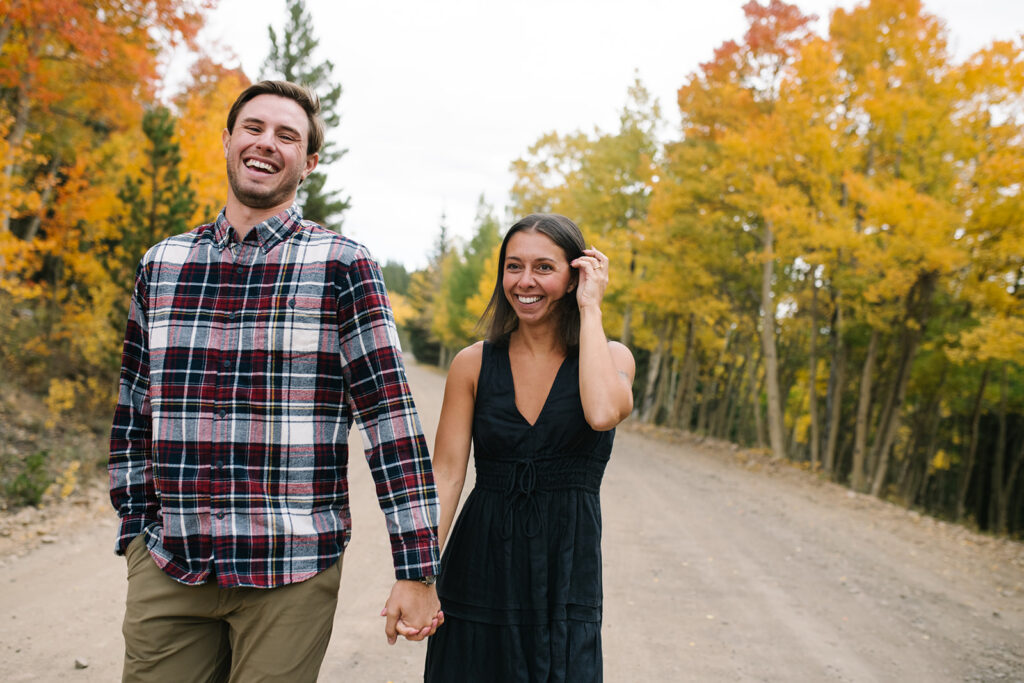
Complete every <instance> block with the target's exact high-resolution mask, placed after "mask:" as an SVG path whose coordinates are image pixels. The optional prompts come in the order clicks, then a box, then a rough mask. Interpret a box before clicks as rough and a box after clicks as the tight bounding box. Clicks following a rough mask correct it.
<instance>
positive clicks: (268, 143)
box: [256, 130, 277, 149]
mask: <svg viewBox="0 0 1024 683" xmlns="http://www.w3.org/2000/svg"><path fill="white" fill-rule="evenodd" d="M276 144H277V137H276V136H275V135H274V132H273V131H271V130H265V131H263V132H262V133H260V136H259V137H258V138H256V145H257V146H258V147H261V148H263V149H274V147H275V145H276Z"/></svg>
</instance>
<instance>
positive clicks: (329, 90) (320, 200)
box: [260, 0, 351, 232]
mask: <svg viewBox="0 0 1024 683" xmlns="http://www.w3.org/2000/svg"><path fill="white" fill-rule="evenodd" d="M287 8H288V23H287V24H285V27H284V31H283V33H282V34H281V36H280V38H279V37H278V35H277V32H276V31H275V30H274V27H273V26H267V31H268V33H269V34H270V54H269V55H268V56H267V59H266V61H265V62H263V68H262V70H261V71H260V78H261V79H267V78H279V79H283V80H286V81H291V82H293V83H300V84H303V85H307V86H309V87H310V88H312V89H313V90H315V91H316V93H317V94H318V95H319V96H320V107H321V115H322V116H323V119H324V124H325V125H326V127H327V138H326V139H325V140H324V144H323V148H321V150H320V163H319V166H318V167H317V168H318V169H319V168H325V167H326V166H328V165H330V164H332V163H333V162H335V161H338V160H339V159H341V157H342V156H344V155H345V152H347V151H348V150H346V149H340V148H338V147H337V145H335V144H334V143H333V142H332V141H331V140H330V133H331V131H333V130H334V129H335V128H336V127H337V126H338V123H339V122H340V120H341V116H340V114H339V113H338V101H339V100H340V99H341V85H340V84H338V83H334V82H332V80H331V77H332V72H333V71H334V64H333V63H332V62H331V61H330V60H324V61H322V62H314V61H313V53H314V52H315V51H316V48H317V47H318V46H319V45H320V39H319V38H317V37H316V36H315V35H314V32H313V18H312V16H311V15H310V14H309V12H308V11H307V10H306V3H305V2H304V0H288V4H287ZM326 183H327V175H326V173H324V172H322V171H320V170H317V171H314V172H313V173H311V174H310V175H309V176H308V177H307V178H306V180H305V181H304V182H303V183H302V185H300V186H299V191H298V196H297V201H298V202H299V205H300V206H301V207H302V216H303V218H306V219H307V220H311V221H315V222H317V223H319V224H320V225H323V226H325V227H329V228H332V229H334V230H337V231H338V232H341V226H342V223H343V222H344V216H343V214H344V212H345V211H346V210H347V209H348V208H349V206H350V205H351V202H350V201H349V198H348V197H342V196H341V191H340V190H327V189H325V185H326Z"/></svg>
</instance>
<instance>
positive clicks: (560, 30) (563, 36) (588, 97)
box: [174, 0, 1024, 269]
mask: <svg viewBox="0 0 1024 683" xmlns="http://www.w3.org/2000/svg"><path fill="white" fill-rule="evenodd" d="M744 2H745V0H516V1H514V2H512V1H509V0H476V1H471V0H430V1H429V2H423V0H377V1H374V0H361V1H352V0H306V7H307V9H308V10H309V12H310V13H311V14H312V16H313V19H314V21H315V24H316V35H317V37H318V38H319V39H320V50H321V52H320V54H319V55H318V61H319V60H322V59H330V60H331V61H332V62H334V66H335V70H334V80H335V81H336V82H340V83H341V84H342V87H343V89H344V90H343V93H342V97H341V103H340V108H341V116H342V120H341V125H340V126H339V127H338V128H337V129H336V130H334V131H330V132H329V133H328V134H329V136H330V137H331V139H333V140H335V141H336V142H337V143H338V144H339V145H341V146H342V147H346V148H348V150H349V152H348V154H347V155H346V156H345V157H343V158H342V159H341V161H339V162H337V163H336V164H334V165H332V166H330V167H322V170H326V171H327V173H328V176H329V181H328V183H329V186H333V187H340V188H342V189H343V190H344V192H345V193H347V194H349V195H350V196H351V198H352V208H351V209H350V210H349V211H348V212H347V214H346V217H345V224H344V228H343V229H344V232H345V234H346V235H348V236H350V237H353V238H354V239H357V240H359V241H360V242H363V243H364V244H366V245H367V246H368V247H369V248H370V250H371V251H372V252H373V253H374V255H375V256H376V257H377V258H378V259H379V260H380V261H381V262H382V263H383V262H384V261H387V260H397V261H401V262H403V263H404V264H405V265H406V267H408V268H410V269H415V268H420V267H422V266H423V265H424V264H425V263H426V254H427V253H428V251H429V250H430V248H431V245H432V243H433V242H434V240H435V239H436V237H437V234H438V226H439V225H440V221H441V216H442V214H445V215H446V223H447V225H448V228H449V233H450V234H452V235H454V236H460V237H468V236H469V235H470V234H471V233H472V229H473V226H474V217H475V213H476V206H477V200H478V198H479V197H480V195H481V194H483V195H484V197H485V198H486V200H487V201H488V202H489V203H490V204H492V205H493V206H494V207H495V209H496V210H497V215H498V217H499V219H501V220H502V224H503V225H504V226H505V227H507V226H508V225H510V222H509V220H508V217H507V216H506V211H505V205H506V203H507V200H508V191H509V189H510V188H511V185H512V175H511V173H510V172H509V170H508V169H509V165H510V163H511V162H512V161H513V160H514V159H516V158H518V157H519V156H521V155H522V154H524V153H525V151H526V149H527V147H529V146H530V145H531V144H532V143H533V142H535V141H536V140H537V138H539V137H540V136H541V135H542V134H544V133H546V132H550V131H558V132H559V133H569V132H572V131H576V130H582V131H585V132H592V131H593V130H594V128H595V127H598V128H600V129H601V130H604V131H609V132H611V131H614V130H616V128H617V125H618V113H619V111H620V110H621V109H622V107H623V105H624V104H625V102H626V90H627V88H628V87H629V85H630V84H631V83H632V82H633V78H634V73H637V74H638V75H639V76H640V79H641V80H642V81H643V82H644V84H645V85H646V86H647V88H648V89H649V90H650V91H651V92H652V94H653V95H654V96H655V97H657V98H658V100H659V101H660V103H661V106H662V111H663V113H664V114H665V116H666V118H667V119H668V120H669V121H670V122H676V121H678V113H677V107H676V104H675V102H676V91H677V90H678V88H679V87H680V85H682V83H683V80H684V79H685V78H686V76H687V75H689V74H691V73H692V72H693V71H694V70H695V69H696V68H697V65H698V64H699V63H700V62H703V61H707V60H709V59H710V58H711V56H712V52H713V50H714V48H715V47H717V46H718V45H720V44H721V43H722V42H724V41H726V40H729V39H739V38H741V37H742V35H743V32H744V31H745V28H746V24H745V22H744V19H743V12H742V9H741V7H742V5H743V4H744ZM796 4H797V5H798V6H799V7H800V8H801V9H802V10H803V11H804V12H805V13H814V14H817V15H818V16H819V17H820V18H821V19H820V21H819V27H820V30H821V31H822V32H824V31H825V29H826V26H827V19H828V14H829V11H830V9H831V8H833V7H837V6H842V7H851V6H853V5H855V4H859V3H855V2H851V1H849V0H798V1H797V3H796ZM925 8H926V10H927V11H929V12H931V13H933V14H937V15H939V16H940V17H942V18H943V19H945V20H946V22H947V26H948V27H949V29H950V42H951V45H952V47H953V49H954V52H955V54H956V55H957V57H958V58H963V57H966V56H967V55H968V54H970V53H971V52H973V51H974V50H976V49H978V48H979V47H982V46H983V45H985V44H988V43H989V42H990V41H991V40H993V39H995V38H1001V39H1007V38H1012V37H1014V36H1017V35H1020V34H1021V33H1024V0H926V1H925ZM286 18H287V17H286V14H285V2H284V0H220V3H219V6H218V8H217V9H216V10H215V11H214V12H213V13H212V14H211V16H210V19H209V21H208V26H207V29H206V30H205V31H204V33H203V34H202V36H201V40H202V42H203V44H206V45H212V44H213V43H214V42H216V43H218V44H219V45H221V46H222V48H226V49H228V50H230V51H231V53H233V54H234V55H237V58H235V59H231V58H225V57H224V55H225V52H224V51H223V50H222V51H221V52H220V53H219V54H220V55H221V57H222V60H223V61H225V62H226V63H228V64H229V65H239V64H240V65H241V66H242V68H243V69H244V71H245V72H246V74H247V75H248V76H249V77H250V78H251V79H253V80H256V78H257V77H258V76H259V69H260V66H261V65H262V63H263V60H264V58H265V56H266V54H267V52H268V50H269V42H270V41H269V38H268V36H267V26H268V25H271V24H272V25H273V26H274V27H275V30H277V31H278V33H279V34H280V32H281V31H282V30H283V27H284V24H285V21H286ZM178 68H183V67H175V68H174V70H177V69H178ZM225 114H226V112H225Z"/></svg>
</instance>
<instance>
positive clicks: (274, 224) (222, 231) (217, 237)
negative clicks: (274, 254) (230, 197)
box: [212, 204, 302, 252]
mask: <svg viewBox="0 0 1024 683" xmlns="http://www.w3.org/2000/svg"><path fill="white" fill-rule="evenodd" d="M226 210H227V207H225V208H224V209H221V211H220V213H219V214H217V220H216V221H214V222H213V226H212V227H213V243H214V245H216V247H217V249H219V250H223V249H224V247H227V246H230V245H231V244H232V242H241V241H242V240H244V239H245V238H246V236H247V235H240V234H239V233H238V230H236V229H235V226H233V225H231V223H229V222H228V219H227V215H226V214H225V211H226ZM301 224H302V212H301V211H300V210H299V206H298V204H292V205H291V206H289V207H288V208H287V209H285V210H284V211H282V212H281V213H279V214H277V215H276V216H271V217H270V218H268V219H267V220H265V221H263V222H262V223H257V224H256V225H255V226H253V228H252V229H253V230H255V231H256V241H257V242H258V243H259V245H260V247H261V248H262V249H263V251H264V252H269V251H270V250H271V249H273V248H274V247H275V246H277V245H278V244H280V243H281V242H283V241H284V240H286V239H288V237H289V236H290V235H291V234H292V232H294V231H295V230H296V229H297V228H298V227H299V226H300V225H301Z"/></svg>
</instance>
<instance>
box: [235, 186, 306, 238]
mask: <svg viewBox="0 0 1024 683" xmlns="http://www.w3.org/2000/svg"><path fill="white" fill-rule="evenodd" d="M294 201H295V197H292V198H291V199H290V200H288V201H287V202H284V203H282V204H278V205H277V206H273V207H270V208H267V209H254V208H252V207H251V206H246V205H245V204H243V203H241V202H240V201H238V200H237V199H235V198H234V197H230V196H229V197H228V202H227V206H226V207H225V210H224V215H225V216H226V217H227V219H228V223H230V224H231V225H232V226H233V227H234V228H235V230H236V231H237V232H238V234H239V235H245V234H247V233H248V232H249V231H250V230H251V229H252V227H253V226H254V225H259V224H260V223H262V222H263V221H265V220H267V219H268V218H272V217H274V216H276V215H277V214H279V213H281V212H282V211H284V210H285V209H287V208H288V207H290V206H291V205H292V203H293V202H294Z"/></svg>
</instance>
